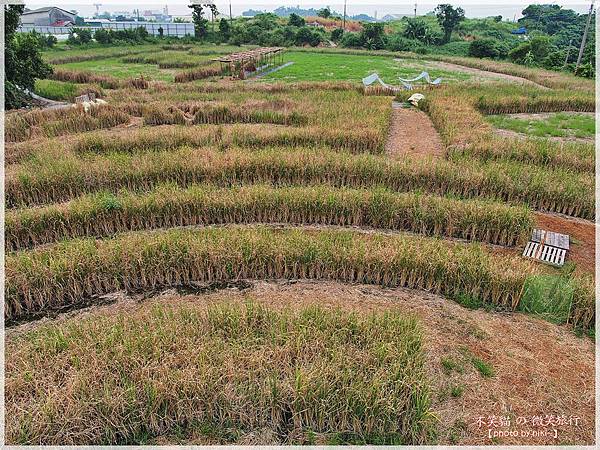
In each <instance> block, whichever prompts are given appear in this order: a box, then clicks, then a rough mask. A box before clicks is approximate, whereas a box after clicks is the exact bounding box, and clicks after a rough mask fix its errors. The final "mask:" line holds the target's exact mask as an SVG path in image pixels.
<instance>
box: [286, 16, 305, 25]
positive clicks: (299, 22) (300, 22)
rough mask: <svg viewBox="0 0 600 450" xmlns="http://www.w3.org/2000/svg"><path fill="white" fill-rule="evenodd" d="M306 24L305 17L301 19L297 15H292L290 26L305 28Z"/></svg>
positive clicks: (289, 21)
mask: <svg viewBox="0 0 600 450" xmlns="http://www.w3.org/2000/svg"><path fill="white" fill-rule="evenodd" d="M305 24H306V21H305V20H304V18H303V17H300V16H299V15H298V14H296V13H292V14H290V18H289V19H288V25H291V26H294V27H303V26H304V25H305Z"/></svg>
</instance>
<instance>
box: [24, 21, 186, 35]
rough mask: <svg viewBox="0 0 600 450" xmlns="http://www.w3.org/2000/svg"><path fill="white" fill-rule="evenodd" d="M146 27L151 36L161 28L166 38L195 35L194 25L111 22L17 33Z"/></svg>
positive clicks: (32, 28)
mask: <svg viewBox="0 0 600 450" xmlns="http://www.w3.org/2000/svg"><path fill="white" fill-rule="evenodd" d="M138 27H144V28H146V30H147V31H148V33H149V34H152V35H154V36H158V35H160V32H159V28H162V29H163V35H164V36H177V37H183V36H185V35H190V36H193V35H194V24H193V23H172V22H111V23H103V24H102V25H99V26H91V27H89V26H86V27H51V26H45V25H21V26H20V27H19V28H18V29H17V31H18V32H20V33H28V32H30V31H36V32H38V33H42V34H69V32H70V31H71V30H72V29H73V28H85V29H87V30H92V31H96V30H101V29H105V30H106V29H111V30H127V29H132V28H138Z"/></svg>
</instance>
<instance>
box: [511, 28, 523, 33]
mask: <svg viewBox="0 0 600 450" xmlns="http://www.w3.org/2000/svg"><path fill="white" fill-rule="evenodd" d="M511 33H512V34H527V28H525V27H521V28H519V29H518V30H512V31H511Z"/></svg>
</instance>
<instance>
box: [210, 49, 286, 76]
mask: <svg viewBox="0 0 600 450" xmlns="http://www.w3.org/2000/svg"><path fill="white" fill-rule="evenodd" d="M284 50H285V48H284V47H260V48H256V49H254V50H249V51H246V52H238V53H231V54H229V55H227V56H222V57H220V58H217V59H215V60H214V61H218V62H219V63H220V64H221V72H222V73H224V74H229V75H231V76H234V77H235V76H237V77H238V78H241V79H243V78H245V68H246V66H247V65H248V64H249V63H253V64H254V66H255V67H257V68H259V67H267V66H271V65H274V64H277V63H279V64H283V51H284Z"/></svg>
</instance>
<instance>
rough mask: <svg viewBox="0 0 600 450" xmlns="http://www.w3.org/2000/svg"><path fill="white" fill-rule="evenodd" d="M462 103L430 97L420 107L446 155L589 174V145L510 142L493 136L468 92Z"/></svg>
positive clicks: (591, 163)
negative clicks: (430, 121)
mask: <svg viewBox="0 0 600 450" xmlns="http://www.w3.org/2000/svg"><path fill="white" fill-rule="evenodd" d="M458 92H462V95H463V97H466V98H464V101H461V102H458V103H457V102H456V99H455V97H453V96H451V95H445V94H438V95H434V96H431V97H430V98H429V99H427V100H426V101H425V102H423V104H422V106H423V108H424V109H425V110H426V111H427V113H428V114H429V116H430V117H431V120H432V122H433V123H434V125H435V127H436V129H437V130H438V131H439V132H440V135H441V136H442V139H443V140H444V143H445V144H446V146H447V147H448V150H449V153H450V156H451V157H453V156H456V155H466V156H469V157H475V158H479V159H481V160H488V159H495V160H508V161H509V160H513V161H520V162H527V163H530V164H532V163H533V164H536V165H539V166H541V167H546V166H547V167H551V168H557V169H558V168H564V169H570V170H574V171H578V172H593V171H594V167H595V158H594V156H595V155H594V149H593V146H591V145H581V144H564V143H562V142H553V141H548V140H543V139H535V140H532V139H529V140H524V139H512V138H503V137H499V136H496V135H495V134H494V132H493V129H492V127H491V126H490V124H488V123H487V122H486V121H485V120H484V118H483V116H482V114H481V113H480V112H479V111H478V110H477V109H476V107H475V104H474V102H475V100H474V99H473V98H471V97H469V96H470V94H469V91H468V90H465V91H457V93H458Z"/></svg>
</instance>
